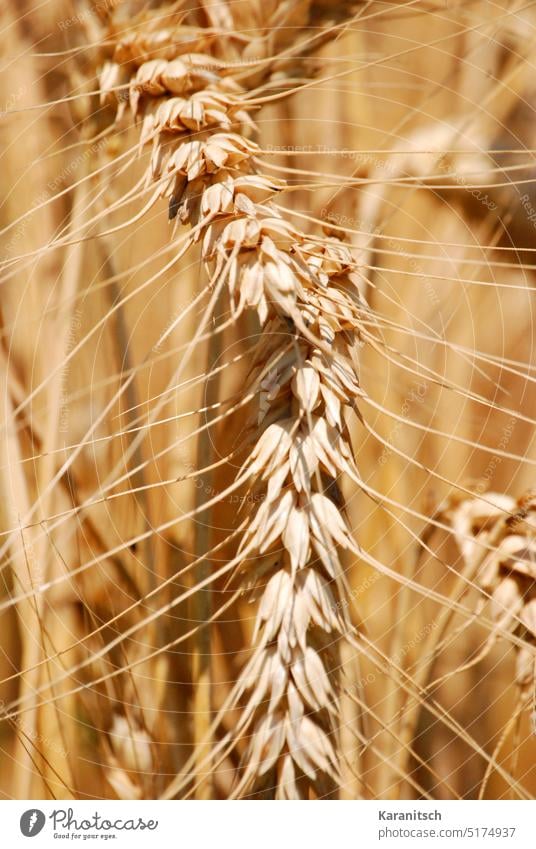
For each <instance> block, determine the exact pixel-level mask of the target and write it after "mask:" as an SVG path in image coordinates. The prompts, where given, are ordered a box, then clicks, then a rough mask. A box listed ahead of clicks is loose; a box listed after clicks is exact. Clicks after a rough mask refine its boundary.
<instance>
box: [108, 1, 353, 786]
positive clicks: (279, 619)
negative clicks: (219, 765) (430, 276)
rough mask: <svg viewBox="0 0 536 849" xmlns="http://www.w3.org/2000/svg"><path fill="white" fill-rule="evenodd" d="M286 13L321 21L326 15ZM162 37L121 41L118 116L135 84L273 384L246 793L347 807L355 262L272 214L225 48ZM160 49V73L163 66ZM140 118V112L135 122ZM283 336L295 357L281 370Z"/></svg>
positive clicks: (264, 434)
mask: <svg viewBox="0 0 536 849" xmlns="http://www.w3.org/2000/svg"><path fill="white" fill-rule="evenodd" d="M284 5H285V6H288V7H289V9H292V8H293V10H294V12H295V14H296V15H297V16H298V19H299V20H301V22H302V25H305V24H306V23H307V20H308V14H309V13H310V11H311V9H310V7H311V4H308V3H296V4H292V3H291V4H288V3H287V4H284ZM272 7H273V8H272ZM226 8H227V7H226ZM228 9H229V14H232V11H231V10H232V6H229V7H228ZM270 9H272V12H271V14H272V15H273V16H274V17H277V15H278V14H280V13H281V9H279V11H277V8H276V6H273V4H268V7H267V17H266V19H265V21H263V25H264V26H265V28H266V32H270V33H271V38H272V40H273V41H274V44H273V50H274V54H275V53H276V52H277V44H276V43H275V42H277V29H274V27H273V26H272V25H271V24H272V23H273V22H271V20H270V13H269V10H270ZM171 18H173V16H171ZM147 23H148V33H149V34H148V35H147V34H146V35H144V36H143V37H142V36H139V37H138V41H139V44H137V40H136V37H135V36H134V37H132V36H130V37H129V39H128V41H123V42H122V41H121V40H120V39H119V40H118V41H117V42H116V44H115V47H114V50H113V52H112V56H111V58H110V59H109V61H108V62H107V64H106V65H105V67H104V70H103V72H102V74H101V91H102V98H103V101H104V102H108V101H110V100H111V101H112V102H113V100H114V99H115V98H116V94H115V91H116V90H117V87H118V86H127V87H128V107H129V109H130V114H131V116H132V119H134V120H138V121H141V129H140V144H141V145H142V146H144V145H150V146H151V147H152V156H151V162H150V166H149V170H148V172H147V185H148V186H149V185H150V184H151V183H154V184H155V185H156V186H157V187H158V193H159V195H160V196H161V197H163V198H164V197H165V198H167V200H168V205H169V218H170V219H171V220H172V221H175V220H177V221H179V222H181V223H182V224H184V225H190V226H192V228H193V232H194V234H195V235H194V237H193V239H195V240H196V241H199V242H200V244H201V255H202V260H203V263H204V265H205V267H206V269H207V274H208V276H209V280H210V281H211V285H212V286H213V287H218V288H219V289H221V288H223V289H225V290H226V292H227V299H228V304H229V307H230V310H231V313H232V315H233V316H234V318H235V320H238V319H239V318H240V316H241V315H242V314H243V313H244V312H245V311H247V310H250V311H254V312H255V313H256V315H257V318H258V324H259V333H258V341H257V346H256V352H255V355H254V360H253V364H252V368H251V372H250V378H249V382H248V386H247V387H246V392H249V391H251V390H253V391H254V392H256V393H257V394H258V386H259V383H260V382H262V381H260V380H259V376H260V377H261V378H262V377H263V376H265V375H266V374H267V373H270V374H271V377H272V384H273V388H272V389H271V391H270V393H269V394H267V395H266V393H265V397H264V398H263V415H262V416H259V417H258V418H257V429H258V437H257V442H256V445H255V447H254V448H253V451H252V452H251V454H250V455H249V457H248V458H247V460H246V462H245V464H244V467H243V469H242V471H241V472H240V474H245V475H246V477H247V481H248V485H249V486H250V487H251V488H254V489H255V491H256V492H257V493H259V498H258V499H256V501H255V503H254V504H253V505H252V506H250V508H249V521H248V526H247V528H246V530H245V532H244V534H243V538H242V542H241V545H240V547H239V552H240V551H241V552H243V563H242V566H241V568H240V573H241V574H242V576H243V580H244V582H245V584H246V585H247V587H248V590H249V591H252V592H253V593H254V595H255V596H256V597H260V602H259V606H258V612H257V620H256V625H255V629H254V636H253V647H252V657H251V660H250V661H249V662H248V663H246V664H245V666H244V668H243V670H242V672H241V674H240V677H239V680H238V681H237V684H236V687H235V697H234V707H237V708H239V709H240V719H239V721H238V723H237V724H236V728H235V732H234V733H235V737H236V743H237V744H240V745H242V748H243V744H242V743H241V742H240V741H241V740H242V738H247V741H248V742H247V745H246V747H245V750H243V766H242V769H241V771H240V774H239V779H238V780H237V784H236V786H235V787H234V789H233V792H232V795H233V796H235V797H244V796H255V795H256V794H261V795H263V796H266V795H268V796H273V797H275V798H279V799H298V798H311V797H315V796H316V797H325V796H332V795H334V794H337V791H338V786H339V784H340V780H341V779H340V764H339V759H340V755H339V740H338V738H339V730H338V719H339V704H338V702H339V677H340V676H339V666H340V660H339V647H338V644H339V641H340V639H341V638H344V637H345V635H348V634H349V633H350V632H351V630H352V626H351V624H350V622H349V620H348V618H347V615H346V612H345V611H346V609H347V607H348V604H347V603H345V604H342V600H343V598H344V594H345V582H344V574H343V568H342V565H341V560H340V552H341V550H347V551H355V543H354V541H353V540H352V536H351V533H350V531H349V528H348V527H347V524H346V519H345V515H344V504H343V503H341V499H340V493H339V490H338V488H337V487H336V486H335V481H336V480H337V478H338V477H339V476H340V475H342V474H345V473H349V474H350V475H351V476H352V477H354V478H355V477H356V470H355V468H354V463H353V454H352V450H351V445H350V437H349V432H348V428H347V424H346V418H345V415H346V413H347V412H349V411H351V410H352V408H353V406H354V404H355V399H356V397H357V396H358V395H359V392H360V390H359V383H358V376H357V357H356V344H355V343H356V341H357V334H358V315H359V304H360V298H359V289H358V278H357V275H356V273H355V271H354V268H355V263H354V261H353V258H352V255H351V252H350V251H349V249H348V248H347V247H346V246H345V245H344V244H343V243H342V242H340V241H339V240H337V239H334V238H329V239H326V238H322V239H318V238H315V237H314V236H308V235H305V234H303V233H301V232H299V231H298V230H297V229H296V228H294V227H293V226H292V225H291V224H290V223H289V222H288V221H287V220H286V219H285V217H283V215H282V214H281V213H280V212H278V210H277V209H276V208H275V207H274V206H273V205H272V204H271V198H272V197H273V196H274V194H275V193H277V192H279V191H281V190H282V189H283V186H282V185H281V184H278V183H277V182H275V181H274V180H273V179H271V178H269V177H268V176H266V175H264V174H262V173H259V166H258V160H257V154H258V147H257V145H256V144H255V142H254V141H253V140H252V139H251V133H252V130H253V128H254V122H253V119H252V116H251V115H250V113H249V111H248V108H247V103H248V92H247V90H246V89H245V88H244V87H243V84H240V83H239V82H238V81H237V79H233V75H232V73H230V71H229V69H228V67H227V66H225V65H223V64H221V63H219V62H218V60H217V57H216V56H214V55H213V53H212V52H211V51H210V50H207V52H199V53H192V52H191V41H190V40H188V39H187V38H183V37H182V28H181V24H177V26H176V27H173V26H171V23H170V21H168V28H167V29H166V30H159V29H158V19H157V18H155V19H154V20H151V19H149V20H148V22H147ZM199 38H200V43H201V42H202V40H203V39H202V33H201V34H200V37H199ZM222 38H223V39H224V38H225V35H223V36H222ZM157 44H158V45H160V47H161V49H160V50H159V52H158V56H159V58H157V59H153V58H150V55H151V49H150V45H157ZM216 47H217V45H216ZM220 47H221V44H220ZM137 48H138V49H137ZM124 57H126V59H125V58H124ZM237 67H239V63H238V64H237ZM242 70H243V69H242ZM238 76H239V75H238V74H237V77H238ZM242 76H243V74H242ZM126 109H127V106H126V99H125V98H122V99H121V100H120V102H119V103H118V120H122V121H124V120H125V112H126ZM193 239H192V241H193ZM283 337H284V338H286V339H287V340H288V341H289V342H291V344H289V345H288V350H287V352H286V353H285V354H284V356H281V347H282V343H281V339H282V338H283ZM334 493H337V497H335V498H334V497H333V495H334ZM205 768H206V765H205Z"/></svg>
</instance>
